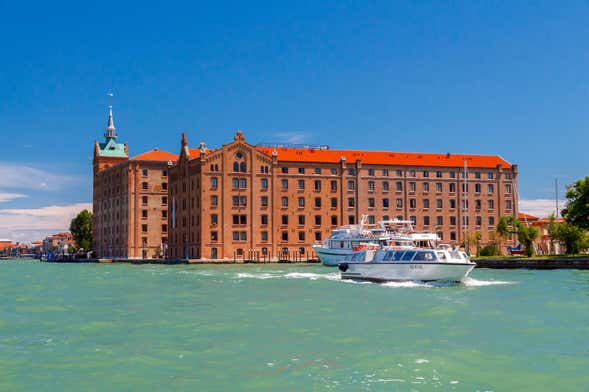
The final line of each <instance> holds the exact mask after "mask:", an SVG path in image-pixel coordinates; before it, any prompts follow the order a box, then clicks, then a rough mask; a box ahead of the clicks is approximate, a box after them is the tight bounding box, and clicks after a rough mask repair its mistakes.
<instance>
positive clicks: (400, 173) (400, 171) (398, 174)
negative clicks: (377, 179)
mask: <svg viewBox="0 0 589 392" xmlns="http://www.w3.org/2000/svg"><path fill="white" fill-rule="evenodd" d="M395 175H396V176H397V177H403V171H402V170H399V169H397V170H395Z"/></svg>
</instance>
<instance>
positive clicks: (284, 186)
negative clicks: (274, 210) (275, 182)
mask: <svg viewBox="0 0 589 392" xmlns="http://www.w3.org/2000/svg"><path fill="white" fill-rule="evenodd" d="M280 185H281V186H282V189H288V180H281V181H280Z"/></svg>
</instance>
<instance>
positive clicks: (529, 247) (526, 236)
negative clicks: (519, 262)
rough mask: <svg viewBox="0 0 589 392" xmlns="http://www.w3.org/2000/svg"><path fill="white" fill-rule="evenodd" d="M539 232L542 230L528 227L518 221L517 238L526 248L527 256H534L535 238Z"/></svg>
mask: <svg viewBox="0 0 589 392" xmlns="http://www.w3.org/2000/svg"><path fill="white" fill-rule="evenodd" d="M539 234H540V232H539V231H538V229H536V228H535V227H533V226H530V227H526V225H524V224H523V223H521V222H519V221H518V227H517V239H518V240H519V242H521V243H522V244H523V246H524V247H525V248H526V256H528V257H532V256H533V255H534V240H535V239H536V238H538V235H539Z"/></svg>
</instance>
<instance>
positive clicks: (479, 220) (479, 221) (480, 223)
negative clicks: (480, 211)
mask: <svg viewBox="0 0 589 392" xmlns="http://www.w3.org/2000/svg"><path fill="white" fill-rule="evenodd" d="M475 223H476V225H477V226H480V225H482V224H483V219H482V218H481V217H480V216H477V217H476V222H475Z"/></svg>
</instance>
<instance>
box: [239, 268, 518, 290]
mask: <svg viewBox="0 0 589 392" xmlns="http://www.w3.org/2000/svg"><path fill="white" fill-rule="evenodd" d="M236 277H237V279H308V280H320V279H325V280H331V281H338V282H342V283H352V284H372V285H378V286H381V287H392V288H415V287H419V288H436V287H446V286H466V287H484V286H496V285H508V284H514V283H516V282H508V281H501V280H478V279H474V278H468V277H467V278H466V279H465V280H464V281H463V282H462V283H449V282H419V281H407V282H387V283H372V282H362V281H355V280H348V279H341V277H340V274H339V273H338V272H331V273H327V274H318V273H313V272H288V273H287V272H285V271H274V272H258V273H251V272H240V273H238V274H237V275H236Z"/></svg>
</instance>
